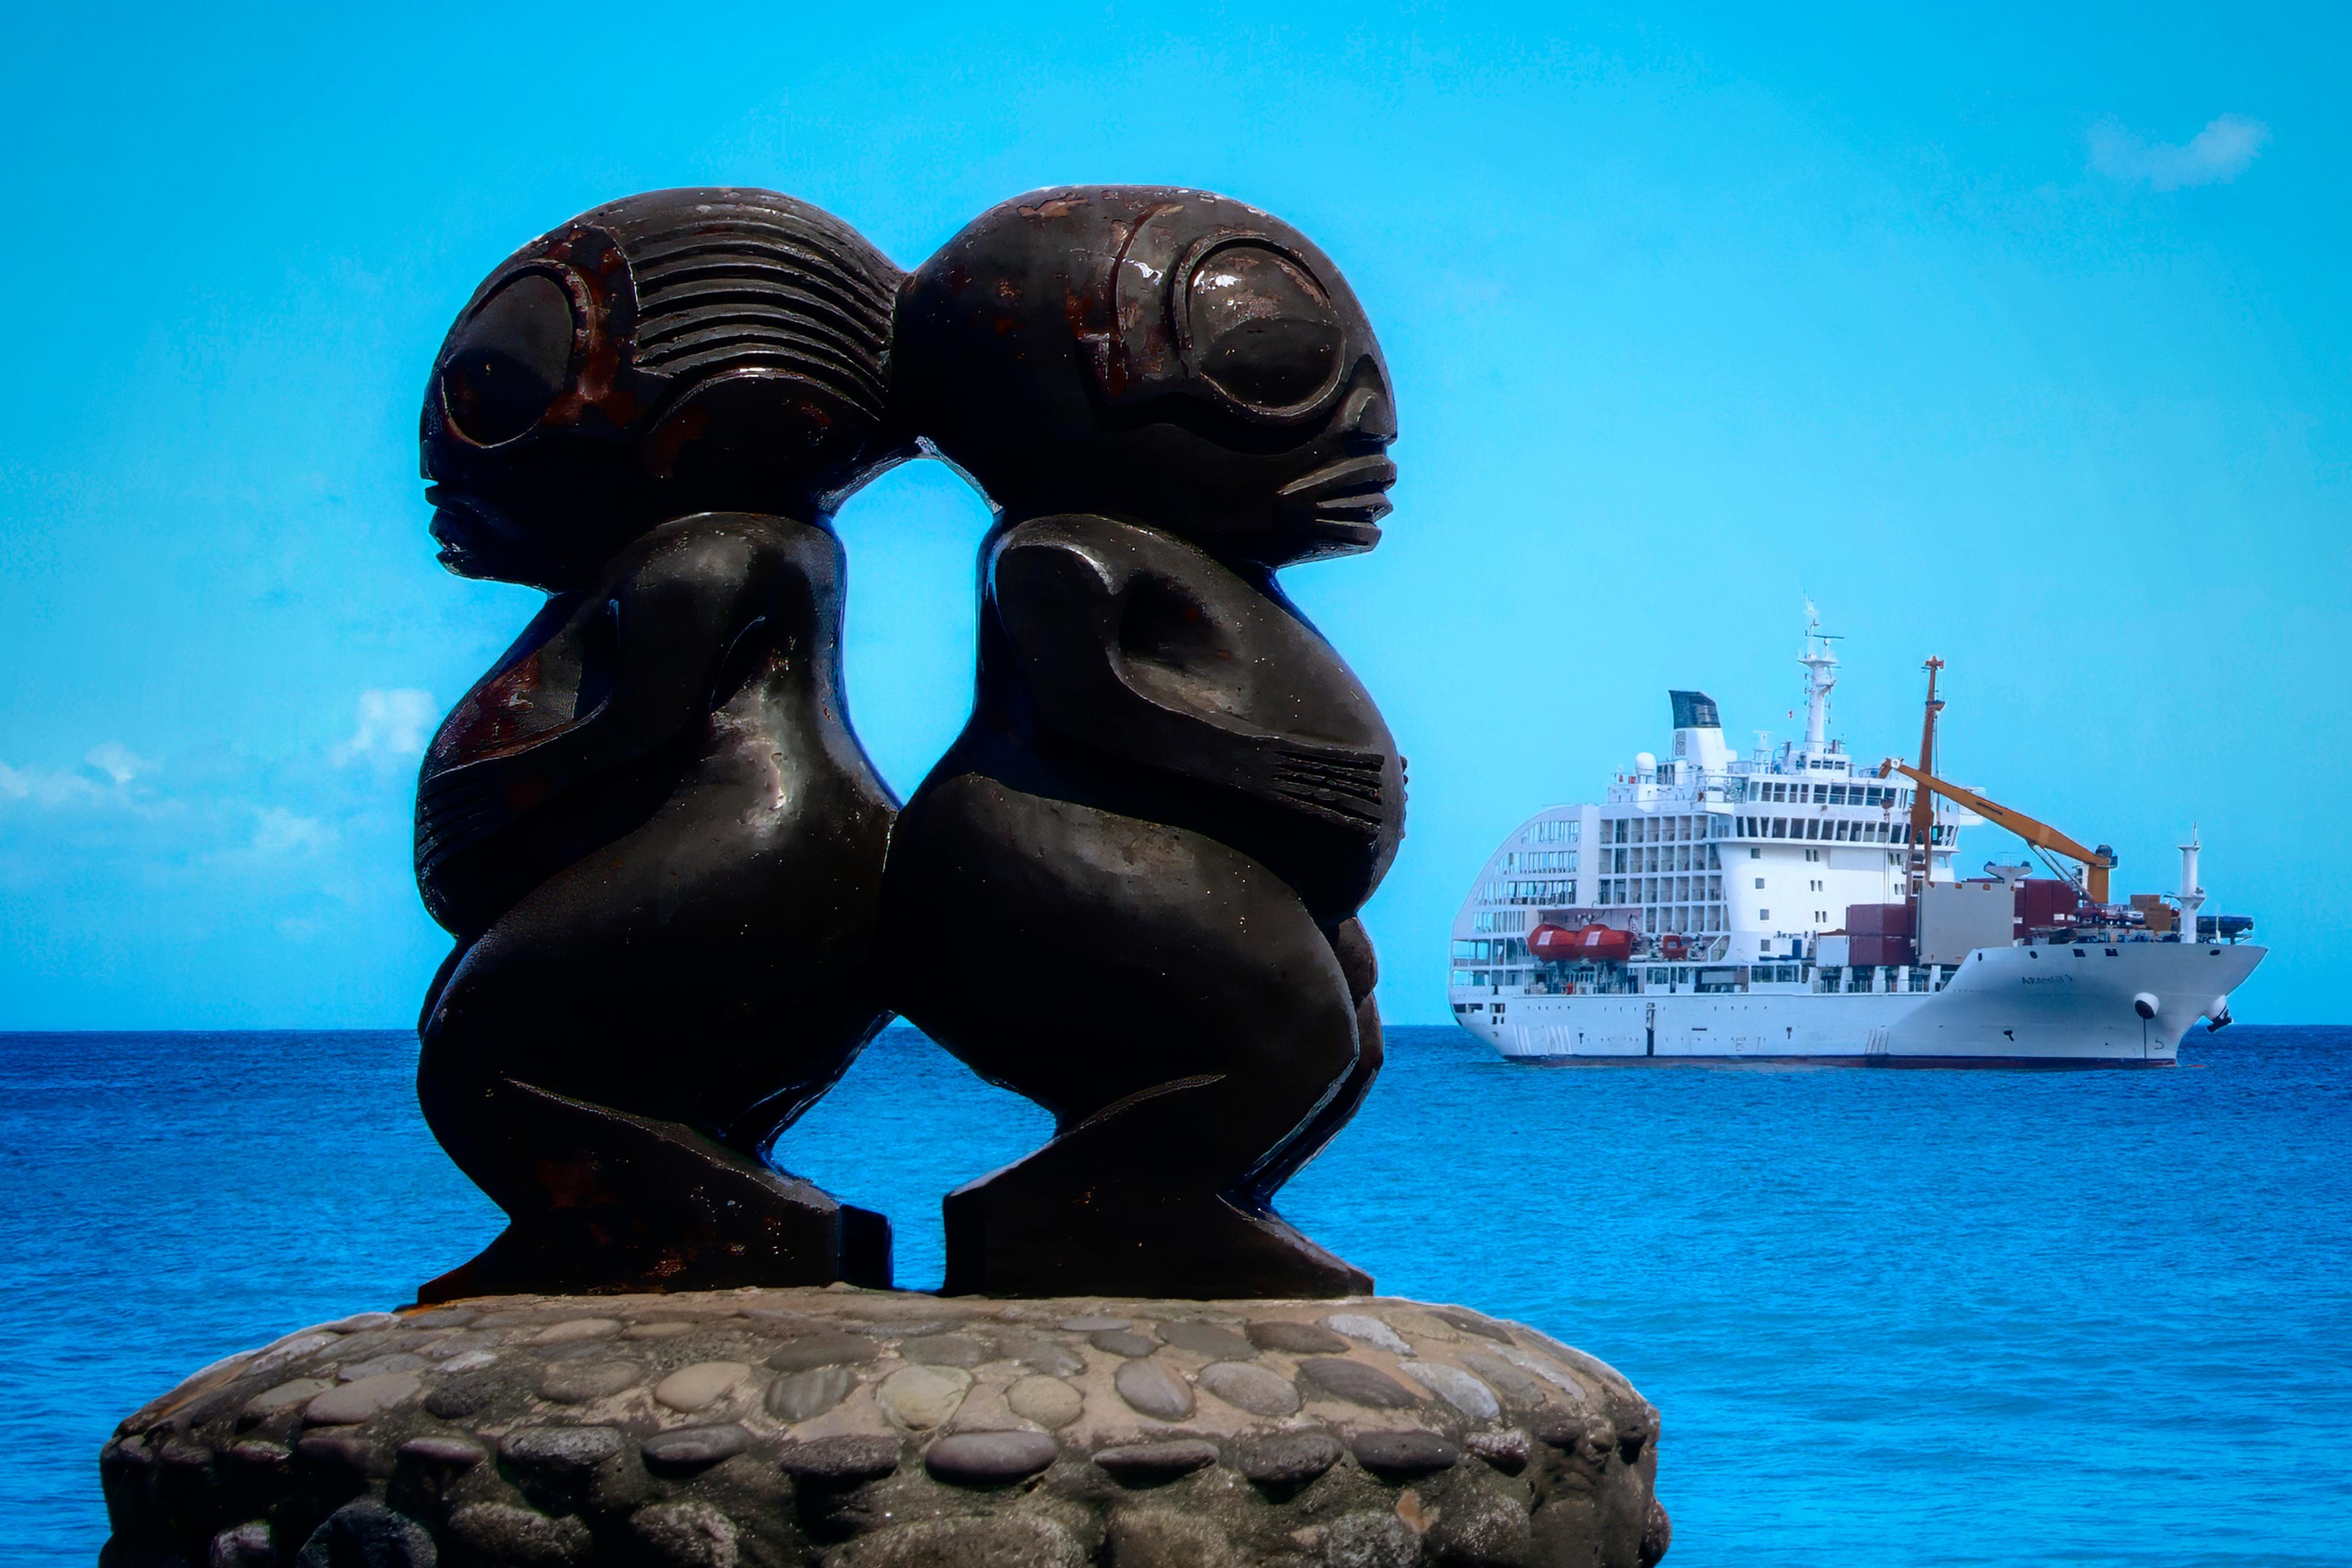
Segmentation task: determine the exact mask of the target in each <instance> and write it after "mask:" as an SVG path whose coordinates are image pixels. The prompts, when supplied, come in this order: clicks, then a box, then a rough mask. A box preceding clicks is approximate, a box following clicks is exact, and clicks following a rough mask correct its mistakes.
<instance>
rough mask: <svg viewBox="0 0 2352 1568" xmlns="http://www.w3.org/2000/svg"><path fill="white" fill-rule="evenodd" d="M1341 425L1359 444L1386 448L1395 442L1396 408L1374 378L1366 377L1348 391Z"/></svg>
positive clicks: (1375, 377)
mask: <svg viewBox="0 0 2352 1568" xmlns="http://www.w3.org/2000/svg"><path fill="white" fill-rule="evenodd" d="M1340 425H1341V426H1342V427H1343V428H1344V429H1345V430H1346V431H1347V432H1348V434H1349V436H1351V437H1355V438H1356V439H1358V440H1361V441H1367V442H1378V443H1379V444H1380V445H1381V446H1383V447H1385V446H1387V445H1388V444H1389V443H1390V442H1391V441H1393V440H1395V439H1396V437H1397V420H1396V407H1395V405H1393V404H1391V402H1390V401H1389V395H1388V389H1387V388H1386V387H1384V386H1382V385H1381V383H1380V380H1379V378H1378V377H1377V376H1366V377H1364V378H1362V379H1361V380H1360V381H1359V382H1358V383H1357V384H1356V385H1355V386H1353V387H1351V388H1350V389H1349V393H1348V401H1347V405H1346V406H1345V407H1344V408H1343V409H1342V410H1341V412H1340Z"/></svg>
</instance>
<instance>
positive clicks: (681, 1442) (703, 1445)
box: [640, 1422, 751, 1473]
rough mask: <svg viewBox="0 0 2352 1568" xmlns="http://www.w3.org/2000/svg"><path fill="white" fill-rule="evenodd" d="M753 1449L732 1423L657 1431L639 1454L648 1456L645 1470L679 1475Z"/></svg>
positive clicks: (746, 1434) (742, 1431) (748, 1435)
mask: <svg viewBox="0 0 2352 1568" xmlns="http://www.w3.org/2000/svg"><path fill="white" fill-rule="evenodd" d="M748 1447H751V1434H750V1433H749V1432H746V1431H744V1430H743V1428H741V1427H740V1426H735V1425H733V1424H732V1423H731V1422H730V1423H729V1424H727V1425H725V1426H680V1427H677V1428H676V1429H674V1430H672V1431H668V1432H656V1433H655V1434H654V1435H653V1436H650V1437H648V1438H646V1440H645V1443H644V1445H643V1446H642V1447H641V1449H640V1451H641V1452H642V1453H643V1454H644V1455H645V1459H646V1468H647V1469H650V1470H658V1471H665V1472H670V1473H677V1472H680V1471H688V1470H699V1469H703V1468H707V1467H709V1466H711V1465H715V1464H717V1463H719V1460H721V1459H731V1458H734V1457H735V1456H736V1455H738V1454H740V1453H741V1452H742V1451H743V1450H744V1449H746V1448H748Z"/></svg>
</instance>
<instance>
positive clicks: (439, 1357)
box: [425, 1330, 499, 1361]
mask: <svg viewBox="0 0 2352 1568" xmlns="http://www.w3.org/2000/svg"><path fill="white" fill-rule="evenodd" d="M498 1342H499V1336H498V1334H497V1333H496V1332H495V1331H481V1330H469V1331H467V1332H465V1333H458V1334H445V1335H443V1336H442V1337H441V1338H439V1339H437V1340H435V1341H434V1342H432V1343H431V1344H429V1345H427V1346H425V1354H426V1355H428V1356H431V1357H432V1358H433V1359H434V1360H435V1361H454V1360H456V1359H457V1357H459V1356H461V1355H471V1354H472V1353H473V1352H476V1351H487V1350H493V1349H496V1348H497V1346H498Z"/></svg>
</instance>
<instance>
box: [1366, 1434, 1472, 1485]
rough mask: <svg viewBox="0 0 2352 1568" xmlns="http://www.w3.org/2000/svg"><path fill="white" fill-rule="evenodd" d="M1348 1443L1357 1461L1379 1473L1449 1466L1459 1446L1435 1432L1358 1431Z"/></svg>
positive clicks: (1414, 1472) (1458, 1454)
mask: <svg viewBox="0 0 2352 1568" xmlns="http://www.w3.org/2000/svg"><path fill="white" fill-rule="evenodd" d="M1349 1447H1350V1448H1352V1449H1353V1450H1354V1451H1355V1455H1356V1463H1358V1464H1360V1465H1361V1466H1363V1467H1364V1468H1366V1469H1368V1470H1370V1471H1371V1472H1372V1473H1373V1474H1375V1475H1380V1476H1426V1475H1431V1474H1433V1473H1434V1472H1436V1471H1438V1470H1443V1469H1447V1468H1451V1467H1452V1466H1453V1465H1454V1462H1455V1461H1457V1460H1458V1459H1460V1458H1462V1449H1461V1447H1460V1446H1459V1445H1458V1444H1456V1443H1455V1442H1454V1439H1453V1438H1451V1437H1448V1436H1444V1435H1443V1434H1442V1433H1437V1432H1423V1431H1417V1430H1407V1431H1402V1432H1359V1433H1357V1434H1356V1436H1355V1437H1354V1439H1353V1440H1352V1441H1351V1442H1350V1443H1349Z"/></svg>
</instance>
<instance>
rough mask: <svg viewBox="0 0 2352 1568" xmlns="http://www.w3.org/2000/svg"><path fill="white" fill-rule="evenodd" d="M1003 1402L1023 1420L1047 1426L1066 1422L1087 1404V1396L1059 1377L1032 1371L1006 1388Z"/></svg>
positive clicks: (1074, 1418)
mask: <svg viewBox="0 0 2352 1568" xmlns="http://www.w3.org/2000/svg"><path fill="white" fill-rule="evenodd" d="M1004 1403H1005V1404H1006V1405H1010V1406H1011V1407H1012V1410H1013V1414H1014V1415H1018V1416H1020V1417H1021V1418H1022V1419H1023V1420H1024V1421H1034V1422H1035V1423H1037V1425H1038V1426H1047V1427H1051V1426H1068V1425H1069V1424H1070V1423H1071V1422H1073V1421H1076V1419H1077V1418H1078V1413H1079V1412H1080V1411H1081V1410H1083V1409H1085V1408H1086V1400H1085V1398H1084V1396H1083V1395H1081V1394H1079V1393H1078V1391H1077V1390H1076V1389H1075V1388H1072V1387H1071V1386H1070V1385H1069V1384H1066V1383H1064V1382H1063V1381H1062V1380H1061V1379H1060V1378H1058V1377H1043V1376H1038V1375H1036V1374H1034V1373H1033V1374H1032V1375H1030V1376H1028V1377H1024V1378H1023V1379H1021V1380H1020V1381H1019V1382H1018V1383H1015V1384H1013V1386H1012V1387H1011V1388H1009V1389H1007V1390H1006V1391H1005V1394H1004Z"/></svg>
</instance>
